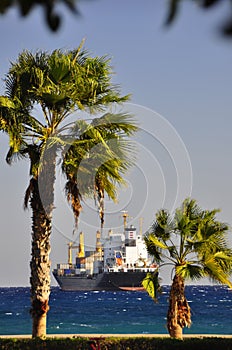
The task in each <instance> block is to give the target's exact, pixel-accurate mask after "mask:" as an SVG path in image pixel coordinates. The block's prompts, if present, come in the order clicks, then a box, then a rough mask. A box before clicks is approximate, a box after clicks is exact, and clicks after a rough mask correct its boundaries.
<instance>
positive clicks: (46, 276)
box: [30, 155, 55, 337]
mask: <svg viewBox="0 0 232 350" xmlns="http://www.w3.org/2000/svg"><path fill="white" fill-rule="evenodd" d="M48 164H49V165H48ZM54 182H55V155H54V156H53V159H51V158H50V162H46V164H44V166H43V168H42V171H41V174H40V176H39V179H36V178H33V179H32V180H31V184H30V186H31V199H30V204H31V208H32V250H31V262H30V267H31V278H30V284H31V316H32V319H33V327H32V337H44V336H45V335H46V318H47V317H46V316H47V312H48V310H49V305H48V302H49V295H50V266H51V263H50V260H49V254H50V250H51V247H50V235H51V218H52V209H53V202H54Z"/></svg>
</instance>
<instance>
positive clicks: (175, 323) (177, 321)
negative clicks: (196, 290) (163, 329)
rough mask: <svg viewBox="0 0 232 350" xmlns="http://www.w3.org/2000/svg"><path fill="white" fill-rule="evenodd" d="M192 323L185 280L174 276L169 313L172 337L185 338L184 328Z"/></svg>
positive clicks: (168, 322) (169, 328)
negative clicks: (185, 291) (185, 292)
mask: <svg viewBox="0 0 232 350" xmlns="http://www.w3.org/2000/svg"><path fill="white" fill-rule="evenodd" d="M190 325H191V311H190V307H189V305H188V302H187V299H186V297H185V294H184V280H183V278H182V277H180V276H177V275H175V276H174V278H173V282H172V286H171V290H170V295H169V308H168V314H167V327H168V332H169V334H170V336H171V337H172V338H177V339H183V328H184V327H190Z"/></svg>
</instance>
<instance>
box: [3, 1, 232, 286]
mask: <svg viewBox="0 0 232 350" xmlns="http://www.w3.org/2000/svg"><path fill="white" fill-rule="evenodd" d="M79 8H80V12H81V16H79V17H76V16H74V15H73V14H71V13H70V12H69V11H66V9H64V8H63V7H61V8H60V11H61V13H62V14H63V25H62V27H61V29H60V30H59V31H58V32H57V33H52V32H50V31H49V29H48V28H47V27H46V25H45V23H44V19H43V16H42V13H41V12H40V11H39V10H38V9H37V10H35V11H33V13H32V14H31V15H30V16H29V17H28V18H26V19H22V18H20V17H19V15H18V13H17V11H15V10H11V11H10V12H9V13H8V14H7V15H4V16H2V17H0V32H1V39H0V40H1V51H0V62H1V64H0V77H1V78H2V79H3V78H4V75H5V74H6V73H7V71H8V69H9V67H10V62H11V61H14V60H16V58H17V56H18V54H19V53H20V52H21V51H23V50H24V49H27V50H31V51H35V50H37V49H41V50H46V51H52V50H54V49H57V48H62V49H73V48H76V47H77V46H78V45H79V44H80V42H81V40H82V38H83V37H85V38H86V42H85V48H86V49H88V50H89V51H90V52H91V54H92V55H94V56H95V55H105V54H107V55H109V56H110V57H112V65H113V67H114V71H115V73H116V74H115V76H114V82H116V83H118V84H120V85H121V89H122V93H123V94H127V93H131V94H132V98H131V104H129V105H127V106H126V108H127V110H128V111H129V112H132V113H134V114H135V116H136V118H137V120H138V121H139V124H140V127H141V129H142V130H141V132H140V133H139V134H138V136H137V138H136V143H137V145H138V150H139V152H138V161H137V164H136V167H135V169H133V171H131V172H130V174H129V175H128V188H127V189H126V190H124V191H122V192H121V193H120V195H119V204H118V205H117V206H113V205H112V204H110V203H108V202H107V213H108V214H107V216H106V229H108V228H110V227H113V228H115V229H117V226H119V225H121V224H122V221H121V218H120V211H121V210H123V209H126V210H128V212H129V214H130V215H131V217H132V218H131V219H130V220H131V223H133V224H134V225H136V226H138V223H139V218H140V217H143V219H144V224H143V229H144V230H146V229H147V228H148V227H149V224H150V223H151V221H152V219H153V218H154V213H155V211H156V210H157V209H159V208H160V207H162V206H165V207H167V208H169V209H173V207H176V205H179V204H180V202H181V201H182V200H183V199H184V198H185V197H186V196H189V195H191V196H192V197H193V198H195V199H197V201H198V202H199V204H200V205H201V206H202V207H203V208H209V209H212V208H221V210H222V212H221V214H220V216H219V217H220V219H222V220H224V221H226V222H227V223H229V224H232V211H231V204H232V186H231V179H232V162H231V150H232V137H231V130H232V118H231V91H232V75H231V58H232V41H229V40H225V39H223V38H222V37H220V36H219V35H218V32H217V28H218V27H217V26H218V25H219V24H220V22H221V20H222V19H223V18H224V16H225V15H226V11H227V8H226V6H225V7H223V6H222V7H221V8H220V7H215V9H214V10H211V11H206V12H204V11H201V10H200V9H198V8H197V7H196V6H194V5H193V4H190V3H189V2H186V4H184V6H183V8H182V11H181V13H180V16H179V17H178V18H177V20H176V22H175V23H174V24H173V26H171V27H170V28H169V29H167V28H164V26H163V23H164V19H165V14H166V10H167V8H166V2H165V1H163V0H156V1H154V0H147V1H145V2H144V1H141V0H134V1H130V0H123V1H122V0H121V1H113V0H98V1H97V0H95V1H86V3H85V2H80V6H79ZM0 93H1V94H3V93H4V83H3V82H1V85H0ZM0 150H1V151H0V162H1V172H0V187H1V188H0V189H1V202H0V213H1V245H0V276H1V280H0V286H24V285H29V274H30V273H29V260H30V244H31V213H30V210H28V211H26V212H24V211H23V206H22V204H23V196H24V192H25V190H26V187H27V184H28V181H29V177H28V171H29V167H28V163H27V162H25V161H23V162H22V163H16V164H13V165H12V166H11V167H10V166H8V165H7V164H5V155H6V152H7V137H6V136H4V135H2V134H1V135H0ZM191 173H192V174H191ZM191 175H192V177H191ZM56 188H57V191H56V207H57V208H56V209H55V212H54V230H53V234H52V252H51V260H52V266H53V267H54V266H55V264H56V263H57V262H65V261H66V259H67V249H66V247H67V242H68V239H69V238H70V239H72V228H73V220H72V213H71V211H70V209H69V207H68V206H67V204H66V203H65V199H64V195H63V192H62V190H63V183H62V180H61V178H60V177H59V176H58V180H57V185H56ZM97 228H98V220H97V214H96V212H95V210H94V206H93V204H92V203H87V205H86V206H85V208H84V213H83V215H82V217H81V223H80V229H83V230H84V232H85V235H86V241H87V243H89V244H93V242H94V239H93V238H92V237H93V236H94V235H95V232H96V229H97ZM65 237H66V238H65ZM231 241H232V240H231ZM165 281H167V282H168V279H166V280H165V279H164V282H165ZM52 283H53V284H54V283H55V282H54V280H52Z"/></svg>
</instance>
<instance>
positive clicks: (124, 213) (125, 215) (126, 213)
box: [122, 210, 129, 230]
mask: <svg viewBox="0 0 232 350" xmlns="http://www.w3.org/2000/svg"><path fill="white" fill-rule="evenodd" d="M122 213H123V214H122V217H123V226H124V230H125V229H126V227H127V218H128V216H129V215H128V212H127V211H126V210H123V211H122Z"/></svg>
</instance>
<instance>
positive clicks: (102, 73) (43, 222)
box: [0, 44, 136, 337]
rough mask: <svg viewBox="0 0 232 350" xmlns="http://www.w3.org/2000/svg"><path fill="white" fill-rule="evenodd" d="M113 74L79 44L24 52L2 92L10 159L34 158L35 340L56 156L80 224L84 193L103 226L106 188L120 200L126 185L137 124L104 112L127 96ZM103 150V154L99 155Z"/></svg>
mask: <svg viewBox="0 0 232 350" xmlns="http://www.w3.org/2000/svg"><path fill="white" fill-rule="evenodd" d="M111 74H112V70H111V67H110V61H109V59H108V58H106V57H94V58H91V57H89V55H88V53H87V52H86V51H84V50H82V44H81V45H80V46H79V47H78V49H77V50H73V51H68V52H62V51H61V50H55V51H53V52H52V53H51V54H48V53H46V52H42V51H38V52H36V53H35V54H32V53H30V52H28V51H25V52H23V53H21V54H20V55H19V57H18V60H17V62H16V63H12V64H11V68H10V70H9V73H8V74H7V75H6V79H5V83H6V95H4V96H0V129H1V130H2V131H4V132H7V133H8V135H9V145H10V148H9V152H8V154H7V158H6V159H7V162H8V163H11V162H12V161H13V160H14V159H15V158H16V159H17V158H20V157H28V158H29V160H30V177H31V179H30V183H29V186H28V188H27V190H26V193H25V201H24V204H25V207H26V206H27V205H28V202H30V206H31V209H32V250H31V263H30V267H31V277H30V284H31V315H32V319H33V326H32V336H33V337H41V336H44V335H46V316H47V311H48V310H49V305H48V302H49V294H50V265H51V264H50V260H49V253H50V249H51V247H50V235H51V223H52V211H53V207H54V183H55V176H56V175H55V170H56V166H57V157H58V155H60V154H61V155H62V157H61V161H60V162H59V164H60V165H61V168H62V170H63V172H64V174H65V176H66V178H67V183H66V187H65V189H66V193H67V198H68V200H70V202H71V205H72V208H73V212H74V214H75V219H76V223H77V219H78V217H79V213H80V210H81V199H82V197H83V196H86V195H90V196H91V195H92V196H95V197H96V194H97V198H98V200H99V203H100V204H99V213H100V217H101V221H102V223H103V221H104V219H103V218H104V193H105V192H106V193H107V194H108V195H109V197H110V198H111V199H113V200H115V193H116V186H117V184H120V183H123V181H124V180H123V174H124V172H125V171H126V169H127V167H128V166H130V164H131V160H130V157H129V152H130V151H131V149H132V147H131V144H130V142H129V141H128V140H127V139H126V137H127V136H130V135H132V134H133V133H134V132H135V131H136V125H135V123H134V122H133V119H132V118H131V116H129V115H127V114H110V113H107V112H106V107H107V106H109V105H110V104H112V103H120V102H124V101H126V100H127V99H128V96H120V93H119V91H118V88H117V87H116V86H114V85H113V84H112V82H111ZM82 110H84V111H87V112H89V113H90V118H92V121H91V120H90V121H86V120H82V119H81V115H80V117H76V118H75V120H74V121H70V116H72V115H75V116H76V115H77V112H78V111H82ZM74 112H75V114H73V113H74ZM100 112H101V113H103V112H104V113H103V116H101V117H99V114H98V118H96V119H94V115H95V114H94V113H100ZM114 140H115V142H113V144H112V141H114ZM99 147H100V148H101V153H99V152H95V151H94V148H96V149H98V148H99ZM119 157H120V158H119ZM96 160H97V161H96ZM86 174H89V176H86ZM86 179H87V180H88V181H87V182H86ZM90 180H91V181H90Z"/></svg>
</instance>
